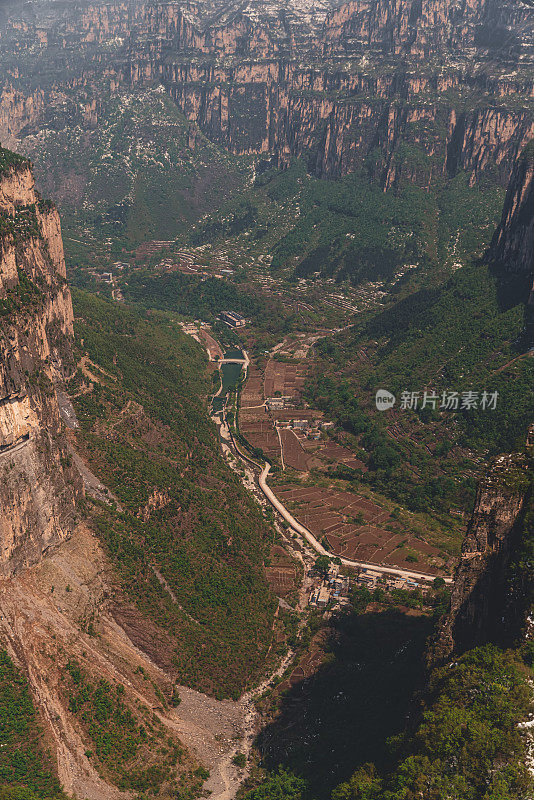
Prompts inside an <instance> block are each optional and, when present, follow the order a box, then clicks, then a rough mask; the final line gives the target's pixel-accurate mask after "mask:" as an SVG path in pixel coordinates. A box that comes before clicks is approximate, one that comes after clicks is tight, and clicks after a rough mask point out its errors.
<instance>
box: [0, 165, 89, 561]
mask: <svg viewBox="0 0 534 800" xmlns="http://www.w3.org/2000/svg"><path fill="white" fill-rule="evenodd" d="M5 153H6V151H1V150H0V158H3V157H4V154H5ZM8 158H9V156H8ZM0 231H2V234H1V236H0V575H4V576H5V575H12V574H13V573H15V572H16V571H18V570H19V569H21V568H22V567H24V566H27V565H29V564H32V563H35V562H37V561H39V559H40V558H41V556H42V554H43V552H44V551H45V550H46V549H47V548H48V547H50V546H51V545H53V544H57V543H59V542H60V541H62V540H64V539H65V538H67V537H68V536H69V535H70V534H71V532H72V530H73V526H74V520H75V500H76V498H77V496H78V495H79V494H80V492H81V491H82V486H81V480H80V476H79V474H78V472H77V471H76V469H75V468H74V466H73V465H72V463H71V458H70V455H69V452H68V449H67V444H66V440H65V437H64V432H63V428H62V423H61V420H60V414H59V406H58V398H57V395H56V390H55V384H56V382H57V381H58V380H61V378H62V377H63V376H64V375H65V374H66V373H68V372H69V371H71V370H72V368H73V361H72V353H71V349H70V340H71V337H72V332H73V329H72V326H73V312H72V302H71V297H70V292H69V289H68V286H67V283H66V279H65V260H64V257H63V245H62V241H61V230H60V223H59V217H58V214H57V211H56V210H55V208H54V207H53V206H52V205H50V204H49V203H45V202H42V201H41V200H40V198H39V197H38V195H37V193H36V191H35V187H34V181H33V174H32V170H31V167H30V165H29V164H28V162H25V161H17V162H15V163H14V164H12V165H8V166H6V167H4V168H3V170H2V173H1V174H0Z"/></svg>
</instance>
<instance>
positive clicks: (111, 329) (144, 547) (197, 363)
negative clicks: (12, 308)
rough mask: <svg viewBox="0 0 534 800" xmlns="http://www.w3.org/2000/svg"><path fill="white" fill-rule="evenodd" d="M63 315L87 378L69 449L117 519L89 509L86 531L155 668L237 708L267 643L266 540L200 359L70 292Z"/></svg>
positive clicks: (145, 321) (154, 315) (171, 326)
mask: <svg viewBox="0 0 534 800" xmlns="http://www.w3.org/2000/svg"><path fill="white" fill-rule="evenodd" d="M75 303H76V314H77V317H78V323H77V328H76V330H77V338H78V342H79V343H80V353H81V354H82V353H83V354H87V355H88V356H89V358H90V359H91V361H92V362H94V363H95V364H96V365H98V367H95V366H91V367H89V368H88V369H90V370H91V374H92V375H93V377H94V378H95V379H96V380H93V381H92V391H87V383H88V379H87V376H84V375H83V374H82V373H81V372H80V373H79V374H78V376H77V378H76V379H75V380H76V382H77V384H78V389H79V391H80V393H79V394H78V397H77V398H76V400H75V403H76V409H77V412H78V416H79V420H80V424H81V428H82V433H81V436H80V437H79V439H80V444H81V446H82V447H83V448H84V450H85V453H86V457H87V458H88V460H89V461H90V463H91V464H92V465H93V466H94V468H95V471H96V472H97V473H98V475H99V476H101V478H102V480H103V481H104V482H105V483H106V485H107V486H108V487H109V488H110V489H111V490H112V491H113V492H114V493H115V494H116V496H117V497H118V498H119V500H120V503H121V506H122V509H123V512H122V513H120V512H119V511H116V510H115V511H112V510H110V509H108V508H105V507H102V508H99V507H97V508H95V509H94V510H93V512H92V513H93V517H94V525H95V527H96V529H97V531H98V533H99V535H100V537H101V539H102V541H103V542H104V544H105V545H106V547H107V550H108V552H109V553H110V555H111V557H112V558H113V560H114V563H115V564H116V566H117V568H118V570H119V572H120V575H121V577H122V581H123V586H124V591H125V592H126V593H127V594H128V596H129V598H130V600H132V601H133V602H134V603H135V604H136V606H137V608H138V609H139V610H140V611H141V612H142V614H143V615H145V616H146V617H147V618H148V619H149V620H150V621H151V623H152V624H154V625H155V626H156V629H157V631H159V633H157V634H154V636H152V642H151V646H153V648H154V652H153V655H154V657H155V658H156V659H157V660H158V659H159V660H160V662H161V663H162V664H165V666H166V667H168V668H169V669H171V671H173V670H174V672H175V674H176V676H177V678H178V679H179V680H180V681H183V682H187V683H189V684H190V685H192V686H195V687H198V688H200V689H203V690H205V691H209V692H213V693H214V694H216V695H218V696H228V695H231V696H237V695H238V694H239V693H240V691H241V690H242V689H243V688H244V687H245V686H247V685H249V684H250V683H251V682H252V681H253V680H254V679H255V678H256V677H257V676H258V674H259V673H260V671H261V669H262V666H263V665H264V661H265V657H266V653H267V650H268V648H269V645H270V642H271V635H272V634H271V628H272V621H273V613H274V607H275V603H274V600H273V598H272V597H271V595H270V593H269V591H268V588H267V585H266V582H265V580H264V576H263V569H262V568H263V560H264V553H265V547H266V545H267V542H268V541H269V539H270V538H271V537H272V533H271V531H270V529H269V527H268V525H267V524H266V523H265V521H264V519H263V517H262V515H261V513H260V511H259V509H258V507H257V506H256V505H255V503H254V502H253V501H252V500H251V499H250V497H249V496H248V495H247V493H246V492H245V490H244V489H243V488H242V485H241V483H240V480H239V478H238V476H237V475H235V474H234V473H233V472H232V471H231V470H230V469H229V468H228V467H227V466H226V465H225V464H224V462H223V460H222V458H221V456H220V454H219V447H218V443H217V437H216V431H215V427H214V425H213V424H212V423H211V421H210V420H209V417H208V413H207V404H206V397H207V395H208V393H209V391H210V385H211V382H210V381H209V380H208V377H207V372H206V366H207V360H206V357H205V355H204V353H203V351H202V349H201V347H200V346H199V345H198V344H197V343H196V342H195V341H194V340H193V339H191V338H189V337H186V336H184V335H183V334H182V333H181V331H180V330H179V328H178V326H177V323H176V322H174V321H173V319H172V318H171V317H170V316H167V315H165V314H163V313H160V312H148V313H144V312H139V311H136V310H132V309H128V308H124V307H122V308H121V307H117V306H114V305H111V304H110V303H107V302H105V301H102V300H99V299H96V298H94V297H92V296H89V295H86V294H83V293H76V295H75ZM82 343H83V345H82ZM72 391H75V384H74V383H73V385H72ZM164 581H166V582H167V584H166V586H165V585H164ZM142 627H143V626H142V625H141V624H140V625H139V626H135V625H134V626H133V628H134V633H135V630H137V629H139V628H142ZM136 635H140V634H139V630H137V634H136Z"/></svg>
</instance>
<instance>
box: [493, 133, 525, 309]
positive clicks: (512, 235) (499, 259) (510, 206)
mask: <svg viewBox="0 0 534 800" xmlns="http://www.w3.org/2000/svg"><path fill="white" fill-rule="evenodd" d="M490 261H491V262H492V263H493V264H494V266H495V269H496V270H497V272H498V274H499V277H500V278H501V281H502V282H503V283H509V284H512V283H516V284H518V285H517V290H518V292H519V295H520V297H521V299H523V300H524V301H526V302H528V301H529V299H530V303H532V302H533V301H534V295H533V294H532V290H533V288H534V287H533V282H534V140H533V141H531V142H530V144H529V145H528V146H527V147H526V148H525V150H524V151H523V154H522V155H521V157H520V158H519V159H518V162H517V164H516V167H515V169H514V172H513V175H512V178H511V180H510V184H509V186H508V191H507V193H506V200H505V204H504V209H503V214H502V219H501V222H500V225H499V227H498V228H497V230H496V232H495V236H494V237H493V241H492V243H491V248H490Z"/></svg>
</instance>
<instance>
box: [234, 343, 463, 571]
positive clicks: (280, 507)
mask: <svg viewBox="0 0 534 800" xmlns="http://www.w3.org/2000/svg"><path fill="white" fill-rule="evenodd" d="M243 352H244V355H245V358H246V364H245V369H247V368H248V366H249V363H250V359H249V356H248V354H247V352H246V351H243ZM221 428H222V429H224V430H225V433H226V434H228V438H229V439H230V440H231V442H232V445H233V448H234V450H235V452H236V453H237V454H238V455H239V457H240V458H242V459H244V460H245V461H247V462H248V463H249V464H252V465H253V466H254V467H256V469H258V470H259V472H260V474H259V476H258V486H259V487H260V489H261V491H262V492H263V494H264V496H265V497H266V498H267V500H268V501H269V503H270V504H271V505H272V506H273V508H275V509H276V510H277V511H278V513H279V514H280V515H281V516H282V517H283V518H284V519H285V521H286V522H287V524H288V525H289V526H290V527H291V528H292V530H294V531H296V533H299V534H300V535H301V536H303V537H304V538H305V539H306V541H307V542H308V544H310V545H311V546H312V548H313V549H314V550H315V552H316V553H318V554H319V555H324V556H328V557H329V558H332V553H330V552H329V551H328V550H326V549H325V548H324V547H323V546H322V544H321V543H320V542H319V541H318V540H317V539H316V538H315V536H314V535H313V533H312V532H311V531H310V530H308V528H305V527H304V525H301V524H300V522H299V521H298V520H296V519H295V517H293V516H292V514H290V513H289V511H288V510H287V508H286V507H285V506H284V504H283V503H281V502H280V500H279V499H278V498H277V496H276V495H275V493H274V492H273V491H272V489H271V488H270V487H269V485H268V484H267V477H268V475H269V472H270V470H271V465H270V464H268V463H266V464H265V466H264V467H262V466H261V464H258V462H257V461H254V459H252V458H250V456H248V455H247V454H246V453H244V452H243V451H242V450H241V448H240V447H239V446H238V444H237V442H236V440H235V438H234V435H233V433H232V430H231V429H230V427H229V426H228V423H227V421H226V415H225V414H224V413H223V414H222V420H221ZM338 558H339V559H340V561H341V563H342V564H343V565H344V566H346V567H353V568H357V569H358V568H359V569H365V570H372V571H373V572H378V573H381V574H386V575H397V576H398V577H400V578H404V579H407V580H415V581H426V582H432V581H433V580H434V579H435V578H436V575H427V574H426V573H424V572H413V571H411V570H405V569H400V568H398V567H383V566H380V565H379V564H368V563H366V562H364V561H352V560H351V559H348V558H341V557H340V556H338ZM444 581H445V583H448V584H451V583H453V582H454V579H453V578H451V577H447V578H444Z"/></svg>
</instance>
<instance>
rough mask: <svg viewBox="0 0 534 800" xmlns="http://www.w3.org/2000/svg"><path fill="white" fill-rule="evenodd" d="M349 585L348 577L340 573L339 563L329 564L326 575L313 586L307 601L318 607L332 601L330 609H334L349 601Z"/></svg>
mask: <svg viewBox="0 0 534 800" xmlns="http://www.w3.org/2000/svg"><path fill="white" fill-rule="evenodd" d="M349 586H350V582H349V578H348V576H346V575H340V572H339V565H338V564H330V568H329V570H328V575H327V576H326V577H325V578H324V579H323V580H321V582H320V583H319V584H317V585H315V586H314V587H313V589H312V591H311V593H310V598H309V601H308V602H309V604H310V605H311V606H314V607H315V608H319V609H324V608H326V607H327V606H328V605H330V604H332V603H333V607H332V610H333V611H335V610H337V609H339V608H341V607H342V606H344V605H347V603H348V602H349Z"/></svg>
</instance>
